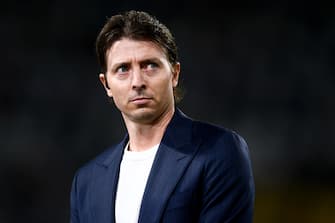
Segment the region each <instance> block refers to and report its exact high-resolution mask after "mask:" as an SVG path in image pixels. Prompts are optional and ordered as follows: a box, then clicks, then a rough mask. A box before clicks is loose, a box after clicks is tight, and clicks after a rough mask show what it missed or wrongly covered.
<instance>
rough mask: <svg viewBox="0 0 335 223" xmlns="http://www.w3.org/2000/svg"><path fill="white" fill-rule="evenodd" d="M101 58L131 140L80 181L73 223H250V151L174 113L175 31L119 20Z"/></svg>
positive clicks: (140, 16) (128, 17)
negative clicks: (173, 34) (173, 32)
mask: <svg viewBox="0 0 335 223" xmlns="http://www.w3.org/2000/svg"><path fill="white" fill-rule="evenodd" d="M96 50H97V55H98V59H99V62H100V65H101V69H102V73H101V74H100V76H99V78H100V81H101V83H102V84H103V86H104V88H105V90H106V93H107V95H108V96H109V97H110V98H112V100H113V101H114V103H115V105H116V107H117V108H118V109H119V110H120V112H121V114H122V117H123V120H124V122H125V125H126V128H127V132H128V134H127V135H126V136H125V138H124V139H123V140H122V141H121V142H120V143H119V144H117V145H115V146H112V147H111V148H109V149H108V150H106V151H105V152H104V153H103V154H102V155H99V156H98V157H97V158H95V159H94V160H93V161H91V162H89V163H88V164H86V165H85V166H84V167H82V168H81V169H80V170H79V171H78V172H77V174H76V175H75V178H74V180H73V185H72V191H71V222H72V223H79V222H80V223H110V222H116V223H133V222H141V223H156V222H157V223H158V222H167V223H187V222H192V223H193V222H208V223H215V222H220V223H221V222H243V223H247V222H252V216H253V201H254V182H253V176H252V169H251V164H250V159H249V154H248V148H247V145H246V143H245V141H244V140H243V139H242V138H241V137H240V136H239V135H237V134H236V133H234V132H232V131H230V130H228V129H225V128H223V127H218V126H214V125H211V124H207V123H204V122H199V121H194V120H192V119H190V118H188V117H187V116H186V115H184V114H183V113H182V112H181V111H180V110H179V109H178V108H176V106H175V102H176V100H177V98H176V97H177V95H176V92H177V91H176V88H177V84H178V78H179V73H180V64H179V62H178V58H177V47H176V44H175V42H174V39H173V36H172V35H171V33H170V31H169V30H168V29H167V27H166V26H165V25H163V24H162V23H160V22H159V21H158V20H157V19H156V18H154V17H152V16H150V15H149V14H147V13H145V12H138V11H128V12H125V13H123V14H120V15H115V16H112V17H111V18H110V19H109V20H108V21H107V23H106V24H105V26H104V27H103V28H102V30H101V32H100V34H99V36H98V38H97V42H96Z"/></svg>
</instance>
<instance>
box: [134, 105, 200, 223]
mask: <svg viewBox="0 0 335 223" xmlns="http://www.w3.org/2000/svg"><path fill="white" fill-rule="evenodd" d="M192 140H193V139H192V121H191V120H190V119H189V118H187V117H186V116H185V115H184V114H183V113H182V112H181V111H180V110H179V109H176V112H175V114H174V116H173V118H172V120H171V122H170V123H169V125H168V127H167V129H166V132H165V134H164V136H163V139H162V141H161V143H160V146H159V149H158V151H157V154H156V157H155V160H154V163H153V165H152V168H151V172H150V175H149V178H148V181H147V185H146V188H145V191H144V194H143V199H142V204H141V209H140V216H139V221H138V222H139V223H154V222H160V218H161V217H162V214H163V212H164V209H165V207H166V204H167V201H168V199H169V198H170V196H171V194H172V192H173V190H174V188H175V187H176V185H177V183H178V182H179V180H180V178H181V177H182V176H183V174H184V172H185V170H186V169H187V167H188V165H189V163H190V162H191V160H192V159H193V157H194V155H195V153H196V151H197V148H198V144H199V143H198V142H193V141H192Z"/></svg>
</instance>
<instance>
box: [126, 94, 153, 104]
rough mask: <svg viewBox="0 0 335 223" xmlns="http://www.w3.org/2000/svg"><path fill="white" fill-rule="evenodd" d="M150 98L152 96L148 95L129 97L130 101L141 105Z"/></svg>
mask: <svg viewBox="0 0 335 223" xmlns="http://www.w3.org/2000/svg"><path fill="white" fill-rule="evenodd" d="M151 100H152V98H150V97H142V96H140V97H134V98H132V99H130V103H133V104H136V105H143V104H147V103H149V102H150V101H151Z"/></svg>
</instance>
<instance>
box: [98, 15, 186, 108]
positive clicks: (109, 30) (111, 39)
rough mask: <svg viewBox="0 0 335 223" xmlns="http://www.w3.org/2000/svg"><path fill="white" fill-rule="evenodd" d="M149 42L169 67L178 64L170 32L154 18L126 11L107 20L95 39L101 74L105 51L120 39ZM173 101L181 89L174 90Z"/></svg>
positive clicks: (105, 62)
mask: <svg viewBox="0 0 335 223" xmlns="http://www.w3.org/2000/svg"><path fill="white" fill-rule="evenodd" d="M122 38H129V39H133V40H143V41H151V42H154V43H155V44H157V45H158V46H159V47H160V48H161V49H162V50H163V51H164V53H165V55H166V58H167V59H168V61H169V63H170V64H171V65H175V64H176V63H177V62H178V50H177V46H176V43H175V40H174V37H173V35H172V34H171V32H170V30H169V29H168V28H167V27H166V26H165V25H164V24H162V23H161V22H160V21H159V20H158V19H156V18H155V17H154V16H152V15H150V14H148V13H147V12H143V11H134V10H131V11H126V12H123V13H122V14H118V15H114V16H112V17H110V18H108V19H107V22H106V23H105V25H104V26H103V28H102V29H101V31H100V33H99V35H98V37H97V39H96V45H95V46H96V54H97V57H98V62H99V64H100V69H101V72H102V73H104V74H105V73H106V71H107V58H106V54H107V50H108V49H110V48H111V47H112V45H113V44H114V43H115V42H116V41H118V40H120V39H122ZM174 96H175V100H176V101H177V102H178V101H179V100H180V99H181V98H182V93H181V89H179V88H175V89H174Z"/></svg>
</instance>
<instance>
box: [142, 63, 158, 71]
mask: <svg viewBox="0 0 335 223" xmlns="http://www.w3.org/2000/svg"><path fill="white" fill-rule="evenodd" d="M158 67H159V65H158V63H156V62H153V61H147V62H145V63H144V64H143V69H144V70H148V71H150V70H155V69H156V68H158Z"/></svg>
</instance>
